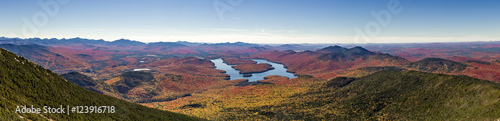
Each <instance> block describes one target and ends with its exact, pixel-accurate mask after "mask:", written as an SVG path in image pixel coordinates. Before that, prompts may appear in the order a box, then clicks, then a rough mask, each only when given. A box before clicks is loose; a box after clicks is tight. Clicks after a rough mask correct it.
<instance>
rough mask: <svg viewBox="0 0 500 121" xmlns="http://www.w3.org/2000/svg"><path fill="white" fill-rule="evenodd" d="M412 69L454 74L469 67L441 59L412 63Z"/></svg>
mask: <svg viewBox="0 0 500 121" xmlns="http://www.w3.org/2000/svg"><path fill="white" fill-rule="evenodd" d="M410 68H416V69H418V70H420V71H425V72H436V73H452V72H460V71H462V70H465V69H466V68H467V65H465V64H462V63H459V62H455V61H451V60H446V59H441V58H425V59H422V60H420V61H417V62H414V63H412V64H411V65H410Z"/></svg>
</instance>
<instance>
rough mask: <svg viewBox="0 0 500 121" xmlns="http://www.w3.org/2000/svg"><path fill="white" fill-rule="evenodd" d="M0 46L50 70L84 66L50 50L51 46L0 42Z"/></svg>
mask: <svg viewBox="0 0 500 121" xmlns="http://www.w3.org/2000/svg"><path fill="white" fill-rule="evenodd" d="M0 48H3V49H6V50H8V51H10V52H13V53H15V54H17V55H20V56H23V57H25V58H27V59H28V60H31V61H33V62H36V63H37V64H39V65H42V66H43V67H46V68H48V69H50V70H66V69H73V68H84V67H86V66H85V64H84V63H82V62H79V61H78V60H74V59H72V58H69V57H66V56H63V55H61V54H58V53H55V52H52V51H51V49H52V48H51V47H47V46H42V45H37V44H30V45H14V44H0Z"/></svg>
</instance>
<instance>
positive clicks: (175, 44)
mask: <svg viewBox="0 0 500 121" xmlns="http://www.w3.org/2000/svg"><path fill="white" fill-rule="evenodd" d="M147 47H148V48H162V49H167V48H175V47H187V45H184V44H181V43H178V42H152V43H148V45H147Z"/></svg>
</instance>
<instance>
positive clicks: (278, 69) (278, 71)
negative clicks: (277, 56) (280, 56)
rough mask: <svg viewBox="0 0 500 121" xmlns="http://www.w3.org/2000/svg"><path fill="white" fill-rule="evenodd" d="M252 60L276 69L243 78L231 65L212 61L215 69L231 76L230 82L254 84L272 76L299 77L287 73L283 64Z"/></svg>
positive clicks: (216, 60)
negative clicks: (245, 81)
mask: <svg viewBox="0 0 500 121" xmlns="http://www.w3.org/2000/svg"><path fill="white" fill-rule="evenodd" d="M252 60H253V61H255V62H257V64H258V63H267V64H271V66H272V67H274V69H273V70H268V71H265V72H260V73H252V76H251V77H243V74H240V71H239V70H236V69H234V68H232V67H231V65H227V64H226V63H224V61H223V60H222V59H220V58H219V59H213V60H210V61H212V63H214V64H215V67H216V68H215V69H219V70H224V71H226V74H228V75H229V76H230V77H229V80H235V79H248V81H249V82H253V81H258V80H264V77H265V76H270V75H280V76H284V77H288V78H290V79H292V78H296V77H297V76H295V75H293V73H289V72H286V68H285V66H284V65H283V64H279V63H274V62H270V61H267V60H264V59H252Z"/></svg>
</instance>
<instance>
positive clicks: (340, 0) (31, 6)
mask: <svg viewBox="0 0 500 121" xmlns="http://www.w3.org/2000/svg"><path fill="white" fill-rule="evenodd" d="M499 6H500V1H499V0H189V1H188V0H0V15H1V16H2V17H1V19H0V36H5V37H19V38H33V37H38V38H75V37H80V38H89V39H104V40H106V41H114V40H117V39H121V38H124V39H131V40H136V41H142V42H159V41H163V42H173V41H189V42H204V43H219V42H249V43H272V44H285V43H421V42H464V41H492V40H493V41H500V14H499V13H500V7H499Z"/></svg>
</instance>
